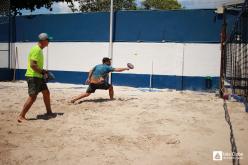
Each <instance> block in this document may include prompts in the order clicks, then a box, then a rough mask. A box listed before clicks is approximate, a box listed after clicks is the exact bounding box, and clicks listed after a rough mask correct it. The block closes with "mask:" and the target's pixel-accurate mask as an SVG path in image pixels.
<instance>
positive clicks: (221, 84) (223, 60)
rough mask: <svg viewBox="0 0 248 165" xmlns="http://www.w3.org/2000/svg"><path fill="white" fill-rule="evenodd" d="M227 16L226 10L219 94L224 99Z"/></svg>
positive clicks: (222, 32)
mask: <svg viewBox="0 0 248 165" xmlns="http://www.w3.org/2000/svg"><path fill="white" fill-rule="evenodd" d="M226 26H227V24H226V16H225V9H224V13H223V24H222V29H221V63H220V82H219V88H220V89H219V93H220V97H221V98H223V95H224V91H223V89H224V74H225V73H224V72H225V70H226V68H225V57H224V56H225V48H226V45H225V42H226Z"/></svg>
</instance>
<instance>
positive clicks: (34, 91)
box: [26, 77, 48, 96]
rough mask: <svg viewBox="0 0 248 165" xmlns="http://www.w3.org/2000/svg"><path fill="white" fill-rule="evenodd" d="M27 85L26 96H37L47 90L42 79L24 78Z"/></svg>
mask: <svg viewBox="0 0 248 165" xmlns="http://www.w3.org/2000/svg"><path fill="white" fill-rule="evenodd" d="M26 80H27V83H28V94H29V96H32V95H38V93H39V92H41V91H43V90H47V89H48V88H47V84H46V82H45V81H44V79H43V78H37V77H26Z"/></svg>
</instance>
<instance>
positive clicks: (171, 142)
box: [166, 138, 181, 144]
mask: <svg viewBox="0 0 248 165" xmlns="http://www.w3.org/2000/svg"><path fill="white" fill-rule="evenodd" d="M179 143H181V141H180V140H179V139H174V138H173V139H169V140H168V141H167V142H166V144H179Z"/></svg>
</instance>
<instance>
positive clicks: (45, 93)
mask: <svg viewBox="0 0 248 165" xmlns="http://www.w3.org/2000/svg"><path fill="white" fill-rule="evenodd" d="M41 92H42V94H43V101H44V103H45V106H46V111H47V114H48V115H49V114H52V109H51V101H50V92H49V90H48V89H45V90H43V91H41Z"/></svg>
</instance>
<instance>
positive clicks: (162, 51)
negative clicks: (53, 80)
mask: <svg viewBox="0 0 248 165" xmlns="http://www.w3.org/2000/svg"><path fill="white" fill-rule="evenodd" d="M35 44H36V43H16V44H15V45H16V47H17V48H18V61H19V69H26V66H27V57H28V54H29V51H30V49H31V47H32V46H33V45H35ZM219 46H220V45H219V44H193V43H192V44H183V43H126V42H125V43H122V42H119V43H114V45H113V66H114V67H125V66H126V63H127V62H131V63H133V64H134V65H135V69H134V70H131V71H128V72H126V73H136V74H150V73H151V69H152V68H151V63H152V61H153V65H154V68H153V72H154V74H157V75H178V76H181V75H182V70H184V71H183V75H184V76H219V68H220V47H219ZM43 52H44V56H45V59H44V61H45V64H44V67H46V66H47V65H46V61H47V60H46V58H47V52H48V69H49V70H61V71H85V72H88V71H89V70H90V69H91V68H92V67H93V66H95V65H96V64H99V63H101V60H102V58H103V57H105V56H108V43H95V42H64V43H63V42H52V43H50V44H49V48H48V51H47V48H46V49H44V50H43ZM183 52H184V58H183ZM183 59H184V69H183Z"/></svg>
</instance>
